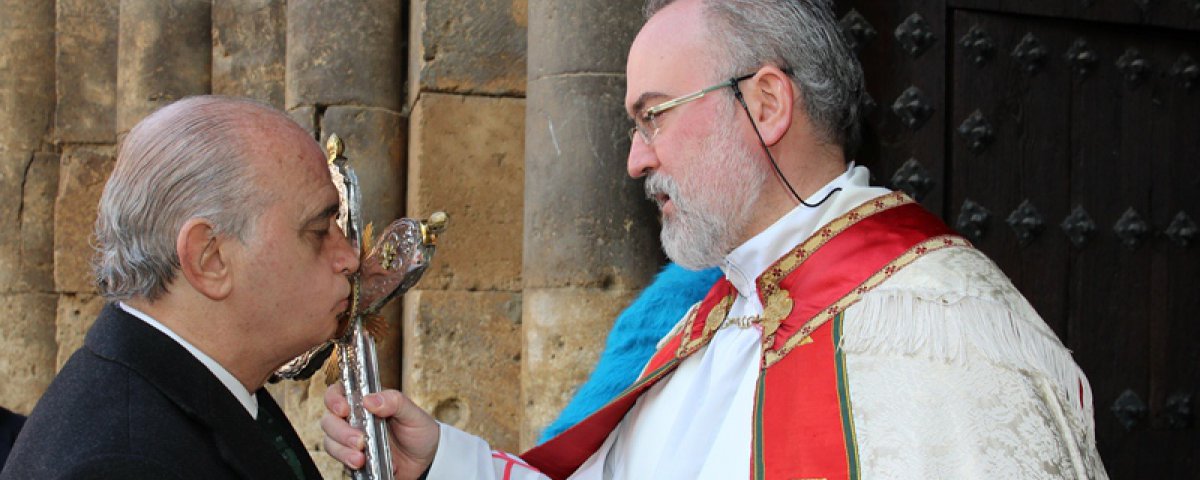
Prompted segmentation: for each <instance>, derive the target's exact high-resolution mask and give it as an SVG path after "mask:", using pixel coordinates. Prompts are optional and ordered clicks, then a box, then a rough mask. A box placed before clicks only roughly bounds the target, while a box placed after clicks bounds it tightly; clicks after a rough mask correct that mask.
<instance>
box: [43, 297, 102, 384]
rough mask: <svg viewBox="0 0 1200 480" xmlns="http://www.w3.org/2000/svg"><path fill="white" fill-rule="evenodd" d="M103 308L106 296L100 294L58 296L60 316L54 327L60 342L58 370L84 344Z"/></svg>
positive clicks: (56, 368) (58, 342) (57, 339)
mask: <svg viewBox="0 0 1200 480" xmlns="http://www.w3.org/2000/svg"><path fill="white" fill-rule="evenodd" d="M103 308H104V297H101V296H99V295H90V294H86V293H80V294H74V293H68V294H63V295H59V296H58V316H57V317H56V320H55V329H54V339H55V342H56V343H57V344H58V361H57V362H55V365H56V367H55V370H56V371H57V370H61V369H62V366H63V364H64V363H67V359H69V358H71V354H73V353H75V351H76V350H79V347H82V346H83V339H84V337H85V336H87V331H88V329H89V328H92V323H94V322H95V321H96V316H97V315H100V310H101V309H103Z"/></svg>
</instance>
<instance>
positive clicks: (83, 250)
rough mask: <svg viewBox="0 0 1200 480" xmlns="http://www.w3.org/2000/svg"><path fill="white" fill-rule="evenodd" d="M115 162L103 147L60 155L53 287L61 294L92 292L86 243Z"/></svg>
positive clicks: (74, 149) (90, 257)
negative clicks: (105, 184)
mask: <svg viewBox="0 0 1200 480" xmlns="http://www.w3.org/2000/svg"><path fill="white" fill-rule="evenodd" d="M114 162H115V159H114V157H113V151H112V149H111V148H106V147H74V148H69V149H67V150H66V152H64V153H63V157H62V162H61V168H60V169H59V175H60V181H59V183H58V197H57V199H56V201H55V205H54V284H55V285H56V287H57V289H58V291H60V292H93V291H95V285H94V284H93V281H92V270H91V259H92V254H93V250H92V246H91V245H90V244H89V239H90V238H91V234H92V226H93V225H94V224H95V222H96V207H97V204H98V203H99V202H100V194H101V193H103V192H104V182H105V181H106V180H107V179H108V175H109V174H110V173H112V168H113V163H114Z"/></svg>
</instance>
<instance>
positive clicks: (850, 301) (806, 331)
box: [763, 235, 971, 368]
mask: <svg viewBox="0 0 1200 480" xmlns="http://www.w3.org/2000/svg"><path fill="white" fill-rule="evenodd" d="M969 246H971V243H970V242H968V241H967V240H966V239H964V238H962V237H959V236H957V235H943V236H938V237H933V238H930V239H929V240H925V241H924V242H921V243H918V244H916V245H915V246H913V247H912V248H910V249H908V251H906V252H904V253H902V254H901V255H900V256H899V257H896V259H895V260H892V261H891V262H890V263H888V264H887V265H886V266H884V267H883V268H882V269H880V270H879V271H878V272H875V274H873V275H871V276H870V277H868V278H867V279H866V280H865V281H863V283H862V284H860V285H859V286H858V287H857V288H855V289H854V290H851V291H850V293H848V294H846V296H844V297H842V298H841V299H839V300H838V301H836V302H834V303H833V304H832V305H830V306H828V307H826V308H825V310H822V311H821V312H820V313H818V314H817V315H816V316H814V317H813V318H811V319H809V320H808V321H807V322H805V323H804V325H803V326H802V327H800V330H798V331H797V332H796V333H795V334H794V335H792V336H791V337H789V338H788V340H787V342H786V343H785V344H784V345H783V346H782V347H780V348H779V349H778V350H767V351H766V352H764V353H763V368H767V367H770V366H771V365H774V364H775V363H776V362H778V361H779V360H782V359H783V357H785V356H787V354H788V352H791V351H792V349H793V348H796V347H797V346H800V345H804V344H806V343H811V342H812V339H810V338H808V336H809V335H812V333H813V332H814V331H816V330H817V328H818V327H820V326H821V325H824V324H825V323H826V322H828V321H829V320H831V319H833V317H836V316H837V315H838V314H839V313H842V312H844V311H846V309H847V308H849V307H850V306H851V305H854V304H855V303H856V302H858V301H859V300H860V299H861V298H862V296H863V294H865V293H867V292H869V291H871V290H872V289H874V288H875V287H877V286H879V284H881V283H883V281H884V280H887V279H889V278H891V277H892V275H895V274H896V272H898V271H900V269H901V268H904V267H907V266H908V265H909V264H911V263H912V262H913V261H915V260H916V259H918V258H921V257H922V256H924V255H925V254H927V253H929V252H933V251H936V250H941V249H943V248H948V247H969ZM763 345H764V346H765V345H770V344H769V343H766V342H764V343H763Z"/></svg>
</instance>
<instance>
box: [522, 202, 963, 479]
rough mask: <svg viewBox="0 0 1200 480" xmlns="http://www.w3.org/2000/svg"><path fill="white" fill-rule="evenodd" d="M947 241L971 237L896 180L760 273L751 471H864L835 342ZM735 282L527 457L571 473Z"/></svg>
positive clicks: (692, 346)
mask: <svg viewBox="0 0 1200 480" xmlns="http://www.w3.org/2000/svg"><path fill="white" fill-rule="evenodd" d="M950 246H969V243H968V242H967V241H966V240H963V239H962V238H961V237H958V236H956V235H954V234H953V232H952V231H951V230H950V229H949V227H947V226H946V225H945V224H944V223H942V221H941V220H939V219H938V218H937V217H934V216H933V215H931V214H930V213H929V212H927V211H925V209H924V208H922V207H921V206H920V205H919V204H916V203H915V202H913V201H912V200H911V199H909V198H908V197H907V196H905V195H904V194H902V193H900V192H893V193H890V194H887V195H883V196H880V197H877V198H875V199H872V200H869V201H867V202H866V203H864V204H862V205H860V206H858V207H856V208H854V209H853V210H851V211H850V212H847V213H846V214H844V215H842V216H840V217H838V218H836V219H834V220H833V221H831V222H829V223H827V224H825V225H823V226H822V227H821V228H820V229H819V230H817V231H816V232H815V233H814V234H813V235H812V236H810V237H809V238H808V239H807V240H805V241H804V242H802V243H801V244H800V245H798V246H796V247H795V248H794V249H792V251H791V252H789V253H788V254H786V255H784V256H783V257H781V258H780V259H779V260H777V261H776V262H775V263H774V264H773V265H772V266H771V267H769V268H767V270H766V272H764V273H763V274H762V276H761V277H759V279H758V290H759V295H760V296H761V298H760V300H761V301H762V305H763V315H762V319H761V324H762V327H763V354H762V371H761V374H760V376H759V381H758V389H757V392H756V395H755V406H754V444H753V445H752V455H751V459H752V460H751V461H752V465H747V469H748V470H749V471H750V472H751V473H752V478H756V479H757V478H787V479H793V478H799V479H818V478H820V479H831V480H832V479H846V478H857V477H858V474H857V459H856V447H855V440H854V428H853V421H852V420H853V417H852V410H851V405H850V400H849V390H848V384H847V382H846V379H845V371H844V363H843V358H842V354H841V351H840V349H838V348H836V346H837V344H838V342H839V340H840V331H841V328H840V324H841V314H842V312H844V311H845V310H846V308H847V307H849V306H850V305H852V304H854V303H855V302H856V301H858V299H859V298H860V297H861V296H862V294H864V293H866V292H868V291H870V290H871V289H872V288H874V287H875V286H877V285H879V284H880V283H882V282H883V281H884V280H886V279H887V278H889V277H890V276H892V275H893V274H895V272H897V271H898V270H899V269H900V268H903V267H904V266H906V265H908V264H909V263H912V261H913V260H916V259H917V258H919V257H920V256H922V255H924V254H926V253H928V252H930V251H933V250H937V249H940V248H945V247H950ZM736 294H737V292H736V291H735V290H734V288H733V286H732V285H731V284H730V283H729V282H728V281H726V280H725V279H724V278H722V279H721V280H719V281H717V283H716V285H714V286H713V288H712V289H711V290H710V291H709V293H708V295H707V296H706V297H705V299H704V300H703V301H702V302H700V304H699V306H698V307H695V308H693V309H692V311H690V312H689V313H688V315H687V317H686V318H685V321H684V326H683V328H682V329H681V330H680V331H679V333H677V334H676V335H674V336H673V337H671V338H670V340H668V341H667V343H666V344H665V345H664V346H663V348H662V349H660V350H659V351H658V352H657V353H655V354H654V356H653V357H652V358H651V359H650V362H649V363H648V364H647V366H646V368H645V370H644V371H643V372H642V375H641V377H640V378H639V379H638V381H636V382H634V384H633V385H632V386H630V387H629V388H628V389H626V390H625V391H624V392H622V393H621V394H620V395H618V396H617V398H616V399H614V400H613V401H611V402H609V403H608V404H607V405H605V406H604V407H603V408H601V409H600V410H597V411H596V412H595V413H593V414H592V415H590V416H588V417H587V418H585V419H584V420H583V421H581V422H579V423H578V424H576V425H575V426H574V427H571V428H570V429H567V430H566V431H564V432H563V433H561V434H559V435H558V436H556V437H554V438H552V439H550V440H549V441H547V442H546V443H544V444H542V445H540V446H538V447H535V448H533V449H531V450H529V451H528V452H525V453H524V454H523V455H521V457H522V458H524V459H525V461H527V462H529V463H530V464H531V465H533V466H534V467H536V468H537V469H538V470H541V471H542V473H545V474H546V475H548V476H550V478H554V479H562V478H566V477H568V476H570V475H571V474H572V473H574V472H575V470H576V469H578V468H579V466H580V465H582V464H583V462H584V461H586V460H587V459H588V457H590V456H591V455H592V454H593V453H595V451H596V450H597V449H598V448H599V447H600V446H601V445H602V444H603V443H604V440H605V439H606V438H607V437H608V435H609V433H610V432H612V429H613V428H615V427H616V425H617V424H618V423H619V422H620V421H621V419H622V418H624V416H625V414H626V413H627V412H628V411H629V409H630V408H632V407H633V404H634V403H635V402H636V401H637V399H638V397H639V396H640V395H641V394H642V393H643V392H645V391H646V390H647V389H649V388H650V387H651V386H653V385H654V383H656V382H657V381H658V380H659V379H661V378H663V377H664V376H666V375H667V374H669V373H671V372H672V371H674V369H675V367H676V366H677V365H679V362H681V361H682V360H683V359H685V358H687V357H688V356H689V355H691V354H692V353H695V352H696V351H698V350H700V349H701V348H703V347H704V346H705V345H707V344H708V341H709V340H710V339H711V338H712V336H713V334H715V333H716V331H717V329H718V328H719V327H720V325H721V323H722V322H723V321H724V319H725V317H726V315H727V314H728V313H729V308H730V306H732V304H733V299H734V297H735V296H736ZM831 320H833V321H832V322H831Z"/></svg>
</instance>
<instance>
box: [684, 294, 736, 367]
mask: <svg viewBox="0 0 1200 480" xmlns="http://www.w3.org/2000/svg"><path fill="white" fill-rule="evenodd" d="M734 295H736V293H734V294H730V295H726V296H725V298H722V299H721V301H720V302H718V303H717V304H716V305H714V306H713V308H712V310H709V311H708V315H707V316H705V317H704V332H703V333H702V334H701V335H700V336H699V337H697V338H691V337H692V329H693V328H695V321H696V317H698V316H699V315H698V313H699V309H696V310H693V311H692V312H691V318H688V322H687V325H685V326H684V329H683V335H684V336H683V338H682V341H680V342H679V351H677V352H676V353H675V357H676V358H683V357H686V356H688V355H691V354H692V353H693V352H695V351H696V350H698V349H699V348H700V347H702V346H704V344H705V343H708V339H709V338H712V334H713V333H715V332H716V331H717V329H718V328H721V324H722V323H724V322H725V316H726V315H728V314H729V308H730V307H732V306H733V297H734Z"/></svg>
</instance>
